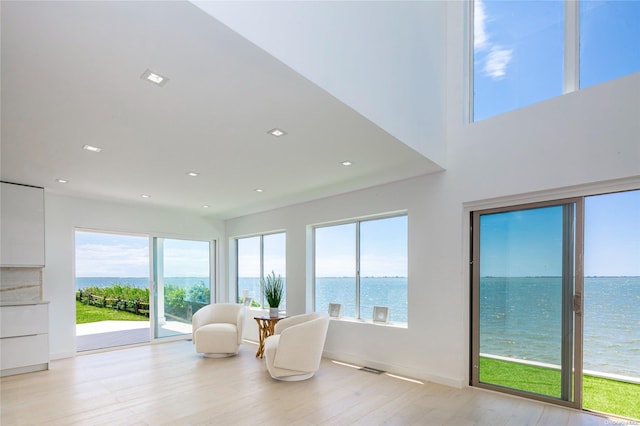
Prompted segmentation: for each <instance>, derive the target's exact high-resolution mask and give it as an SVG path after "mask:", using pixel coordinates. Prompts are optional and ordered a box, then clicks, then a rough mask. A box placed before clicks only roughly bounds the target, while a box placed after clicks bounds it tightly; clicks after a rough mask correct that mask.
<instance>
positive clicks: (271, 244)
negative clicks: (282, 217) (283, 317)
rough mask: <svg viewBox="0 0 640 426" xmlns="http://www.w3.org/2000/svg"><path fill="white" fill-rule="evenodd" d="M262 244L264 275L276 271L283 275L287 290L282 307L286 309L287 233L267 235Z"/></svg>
mask: <svg viewBox="0 0 640 426" xmlns="http://www.w3.org/2000/svg"><path fill="white" fill-rule="evenodd" d="M262 244H263V250H264V253H263V258H264V275H265V276H267V275H269V274H270V273H271V272H274V273H275V274H276V276H278V275H280V276H281V277H282V281H283V283H284V290H285V291H284V296H283V298H282V302H281V303H280V309H285V308H286V306H287V267H286V251H287V239H286V234H285V233H284V232H282V233H279V234H269V235H265V236H264V237H263V243H262Z"/></svg>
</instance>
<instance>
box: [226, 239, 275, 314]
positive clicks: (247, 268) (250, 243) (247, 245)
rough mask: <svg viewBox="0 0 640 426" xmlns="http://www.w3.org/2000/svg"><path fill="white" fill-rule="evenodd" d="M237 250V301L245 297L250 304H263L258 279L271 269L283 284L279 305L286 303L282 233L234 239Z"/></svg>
mask: <svg viewBox="0 0 640 426" xmlns="http://www.w3.org/2000/svg"><path fill="white" fill-rule="evenodd" d="M236 247H237V250H238V255H237V259H238V264H237V271H238V282H237V291H238V302H240V303H242V302H244V299H245V297H251V298H252V299H253V302H252V306H255V307H261V308H265V307H266V301H265V300H264V293H263V291H262V287H261V285H260V280H261V279H263V278H264V277H266V276H267V275H269V274H271V272H274V273H275V274H276V276H278V275H280V276H281V277H282V279H283V282H284V283H285V295H284V298H283V301H282V304H281V305H280V306H281V307H284V306H286V234H285V233H284V232H281V233H277V234H266V235H257V236H253V237H246V238H237V239H236Z"/></svg>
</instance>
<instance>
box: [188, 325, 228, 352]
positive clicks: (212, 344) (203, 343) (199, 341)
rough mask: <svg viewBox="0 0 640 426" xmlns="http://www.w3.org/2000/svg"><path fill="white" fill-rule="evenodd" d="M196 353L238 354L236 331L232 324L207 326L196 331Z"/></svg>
mask: <svg viewBox="0 0 640 426" xmlns="http://www.w3.org/2000/svg"><path fill="white" fill-rule="evenodd" d="M195 342H196V352H198V353H202V354H224V353H228V354H231V353H236V352H238V329H237V328H236V326H235V325H234V324H227V323H219V324H207V325H203V326H202V327H200V328H198V329H197V330H196V334H195Z"/></svg>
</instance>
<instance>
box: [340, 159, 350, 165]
mask: <svg viewBox="0 0 640 426" xmlns="http://www.w3.org/2000/svg"><path fill="white" fill-rule="evenodd" d="M340 164H342V165H343V166H350V165H352V164H353V163H352V162H351V161H349V160H347V161H343V162H341V163H340Z"/></svg>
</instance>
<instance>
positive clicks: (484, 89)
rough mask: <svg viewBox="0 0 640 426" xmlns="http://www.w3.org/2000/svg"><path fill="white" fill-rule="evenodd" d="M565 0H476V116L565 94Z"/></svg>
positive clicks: (475, 119) (488, 115) (476, 118)
mask: <svg viewBox="0 0 640 426" xmlns="http://www.w3.org/2000/svg"><path fill="white" fill-rule="evenodd" d="M563 56H564V4H563V1H562V0H549V1H504V0H476V1H475V2H474V60H473V65H474V71H473V89H474V94H473V105H474V121H479V120H483V119H485V118H487V117H491V116H494V115H497V114H501V113H504V112H507V111H511V110H514V109H517V108H521V107H523V106H526V105H530V104H533V103H535V102H539V101H542V100H545V99H549V98H552V97H555V96H559V95H561V94H562V75H563V74H562V69H563V60H564V58H563Z"/></svg>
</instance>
